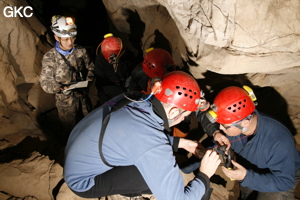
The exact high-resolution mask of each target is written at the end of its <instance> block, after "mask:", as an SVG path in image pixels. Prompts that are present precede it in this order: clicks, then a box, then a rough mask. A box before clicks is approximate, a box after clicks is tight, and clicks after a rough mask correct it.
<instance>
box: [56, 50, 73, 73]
mask: <svg viewBox="0 0 300 200" xmlns="http://www.w3.org/2000/svg"><path fill="white" fill-rule="evenodd" d="M59 55H61V57H62V59H63V60H64V61H65V63H66V64H67V65H68V67H69V70H71V71H72V72H74V71H76V69H75V67H73V66H72V65H71V63H70V61H68V59H67V58H66V57H65V56H64V55H62V54H61V53H60V54H59Z"/></svg>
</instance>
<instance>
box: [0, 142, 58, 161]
mask: <svg viewBox="0 0 300 200" xmlns="http://www.w3.org/2000/svg"><path fill="white" fill-rule="evenodd" d="M59 151H60V149H59V148H57V145H56V144H55V143H52V142H49V141H48V140H43V141H42V140H40V138H39V137H31V136H27V137H25V138H24V139H23V140H22V141H21V142H19V143H18V144H17V145H16V146H13V147H7V148H5V149H3V150H1V151H0V164H2V163H9V162H11V161H13V160H16V159H23V160H24V159H27V158H28V157H29V155H30V154H31V153H33V152H39V153H40V154H41V155H45V156H49V159H50V160H57V156H58V154H59Z"/></svg>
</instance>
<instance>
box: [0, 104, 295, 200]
mask: <svg viewBox="0 0 300 200" xmlns="http://www.w3.org/2000/svg"><path fill="white" fill-rule="evenodd" d="M38 119H39V121H38V123H39V128H40V129H41V130H42V132H43V133H44V134H45V138H46V140H40V138H39V137H31V136H27V137H25V138H24V139H23V140H22V141H21V142H19V143H18V144H17V145H15V146H11V147H8V148H5V149H2V150H1V151H0V165H1V164H4V163H10V162H12V161H14V160H17V159H21V160H25V159H27V158H28V157H29V155H30V154H32V153H33V152H39V153H40V154H41V155H44V156H48V157H49V159H50V160H54V161H55V163H58V164H59V165H61V167H63V156H64V151H63V150H64V146H65V142H64V141H63V140H62V138H61V137H60V135H59V132H60V130H61V127H60V126H59V123H58V121H57V119H58V118H57V111H56V109H53V110H51V111H49V112H47V113H43V114H41V115H40V116H39V118H38ZM190 128H191V131H190V132H189V134H188V136H187V138H189V139H193V140H198V141H202V140H203V139H205V137H206V135H205V134H204V133H203V131H202V129H201V128H199V127H198V123H197V122H196V119H195V118H193V117H192V120H191V125H190ZM199 133H201V134H199ZM0 142H4V141H0ZM189 156H190V155H189V154H187V153H186V152H184V151H179V152H178V153H177V154H176V158H177V161H178V163H179V165H181V164H182V163H184V162H185V161H186V159H187V158H188V157H189ZM182 174H183V177H184V181H185V183H187V182H188V181H189V180H191V179H193V175H192V174H184V173H182ZM63 182H64V181H63V180H61V181H60V182H59V183H58V184H57V185H56V186H55V187H54V189H53V191H52V194H53V197H54V199H58V198H56V196H57V195H58V193H59V191H60V190H61V187H62V185H63ZM211 182H212V184H211V187H212V188H213V193H212V196H211V200H217V199H229V200H237V199H238V194H239V184H238V182H237V181H232V180H229V179H228V178H226V177H225V176H224V174H223V173H222V170H221V168H220V167H219V168H218V170H217V172H216V174H215V175H214V176H213V177H212V178H211ZM1 192H4V193H5V191H1ZM0 196H1V195H0ZM14 198H15V199H23V198H17V197H14ZM299 198H300V187H297V189H296V192H295V199H299ZM8 199H11V198H8ZM101 199H103V198H101ZM150 199H153V198H150ZM26 200H27V199H26Z"/></svg>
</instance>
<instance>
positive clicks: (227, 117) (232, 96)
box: [212, 86, 255, 124]
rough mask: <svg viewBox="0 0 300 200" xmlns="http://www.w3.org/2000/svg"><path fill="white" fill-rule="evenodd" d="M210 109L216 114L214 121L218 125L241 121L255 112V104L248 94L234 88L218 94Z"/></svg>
mask: <svg viewBox="0 0 300 200" xmlns="http://www.w3.org/2000/svg"><path fill="white" fill-rule="evenodd" d="M212 107H213V110H214V111H215V113H216V114H217V120H216V121H217V122H218V123H220V124H231V123H233V122H236V121H239V120H242V119H244V118H245V117H247V116H248V115H250V114H251V113H253V111H254V110H255V104H254V102H253V100H252V99H251V98H250V96H249V93H248V92H247V91H246V90H244V89H242V88H240V87H236V86H230V87H227V88H225V89H223V90H222V91H221V92H219V94H218V95H217V96H216V98H215V100H214V104H213V105H212Z"/></svg>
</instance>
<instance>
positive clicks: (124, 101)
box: [99, 98, 132, 167]
mask: <svg viewBox="0 0 300 200" xmlns="http://www.w3.org/2000/svg"><path fill="white" fill-rule="evenodd" d="M130 102H132V101H130V100H129V99H127V98H124V99H122V100H120V101H118V102H117V103H116V104H115V105H114V106H113V107H112V108H111V111H109V108H108V107H107V106H105V107H103V118H102V119H103V121H102V127H101V131H100V137H99V153H100V157H101V160H102V161H103V162H104V164H106V165H107V166H109V167H114V165H111V164H109V163H108V162H107V161H106V160H105V158H104V155H103V151H102V144H103V138H104V134H105V129H106V127H107V124H108V122H109V119H110V114H111V113H112V112H115V111H117V110H119V109H120V108H122V107H124V106H126V105H127V104H129V103H130Z"/></svg>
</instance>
